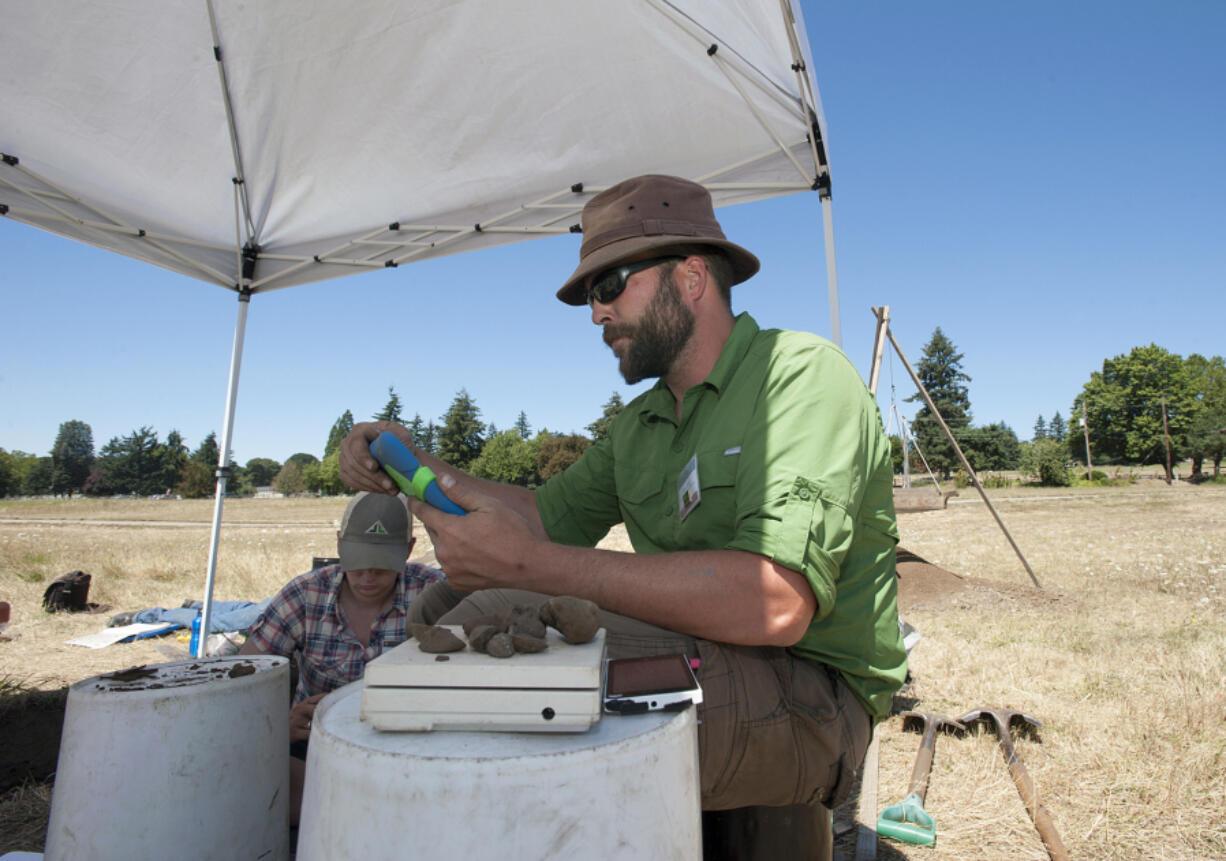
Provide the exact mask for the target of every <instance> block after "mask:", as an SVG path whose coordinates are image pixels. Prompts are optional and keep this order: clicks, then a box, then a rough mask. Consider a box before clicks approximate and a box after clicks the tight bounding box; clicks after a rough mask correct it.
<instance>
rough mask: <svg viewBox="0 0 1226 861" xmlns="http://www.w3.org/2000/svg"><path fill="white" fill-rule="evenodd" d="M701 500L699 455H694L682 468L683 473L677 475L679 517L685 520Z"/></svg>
mask: <svg viewBox="0 0 1226 861" xmlns="http://www.w3.org/2000/svg"><path fill="white" fill-rule="evenodd" d="M701 501H702V491H700V490H699V489H698V455H694V456H693V457H691V458H690V461H689V463H687V464H686V465H685V468H684V469H682V470H681V475H679V476H677V517H678V518H679V519H680V520H683V521H684V520H685V518H686V517H688V516H689V514H690V512H691V511H693V510H694V509H695V508H697V507H698V503H699V502H701Z"/></svg>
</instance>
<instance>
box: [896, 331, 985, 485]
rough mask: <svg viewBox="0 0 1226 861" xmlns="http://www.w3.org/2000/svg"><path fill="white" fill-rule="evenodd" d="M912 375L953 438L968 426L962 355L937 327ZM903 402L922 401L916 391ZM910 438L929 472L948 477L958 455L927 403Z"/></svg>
mask: <svg viewBox="0 0 1226 861" xmlns="http://www.w3.org/2000/svg"><path fill="white" fill-rule="evenodd" d="M916 375H917V376H918V377H919V378H920V382H922V383H923V384H924V388H925V389H927V390H928V395H929V397H931V398H932V402H933V403H934V404H935V405H936V408H937V411H938V412H939V413H940V414H941V417H942V418H943V419H945V424H946V425H948V426H949V429H950V431H951V432H952V433H953V434H954V436H955V438H956V437H957V436H958V432H959V431H960V430H961V429H963V428H966V427H969V426H970V423H971V402H970V396H969V394H968V392H967V388H966V386H965V385H963V383H965V382H970V379H971V378H970V377H969V376H968V375H967V374H966V373H964V372H963V370H962V354H961V353H959V352H958V351H957V348H956V347H955V346H954V344H953V342H952V341H950V340H949V338H947V337H945V333H944V332H942V331H941V327H940V326H938V327H937V328H936V330H935V331H934V332H933V333H932V339H931V340H930V341H929V342H928V344H927V345H926V346H925V347H924V354H923V357H922V358H921V359H920V362H919V366H918V367H917V368H916ZM907 400H908V401H923V395H921V394H920V393H919V392H916V393H915V394H914V395H912V396H911V397H909V398H907ZM911 435H912V436H913V437H914V438H915V440H916V444H917V445H918V446H919V449H920V451H922V452H923V453H924V457H925V458H926V459H927V461H928V465H929V466H930V467H932V469H933V470H939V471H940V472H941V473H942V475H943V476H944V477H945V478H949V475H950V472H951V470H952V469H953V468H954V467H955V466H957V465H958V455H957V453H956V452H955V451H954V447H953V446H952V445H951V444H950V442H949V439H948V438H947V437H946V436H945V432H944V431H942V430H941V425H940V423H939V422H938V421H937V419H936V417H935V416H933V415H932V411H931V410H929V409H928V404H927V403H924V406H923V407H921V408H920V410H919V412H917V413H916V415H915V419H914V420H913V421H912V422H911Z"/></svg>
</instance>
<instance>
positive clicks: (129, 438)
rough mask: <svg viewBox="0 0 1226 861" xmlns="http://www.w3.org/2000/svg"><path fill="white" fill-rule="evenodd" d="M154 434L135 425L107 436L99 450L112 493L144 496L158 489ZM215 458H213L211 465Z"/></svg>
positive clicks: (158, 479)
mask: <svg viewBox="0 0 1226 861" xmlns="http://www.w3.org/2000/svg"><path fill="white" fill-rule="evenodd" d="M157 451H158V436H157V433H156V432H155V431H154V430H153V429H152V428H149V427H145V426H142V427H139V428H137V429H136V430H134V431H132V433H130V434H127V435H126V436H123V437H111V439H110V441H109V442H107V444H106V445H104V446H103V447H102V451H101V452H100V454H101V457H100V460H101V461H102V464H101V465H102V468H103V472H104V476H105V482H106V484H108V485H109V486H110V487H111V489H112V492H114V493H134V494H137V495H139V496H148V495H150V494H154V493H161V492H162V491H163V490H164V489H165V487H164V486H159V485H161V479H162V473H161V463H160V462H159V458H158V456H157ZM215 464H216V462H214V465H215Z"/></svg>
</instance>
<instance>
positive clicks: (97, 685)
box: [45, 656, 289, 861]
mask: <svg viewBox="0 0 1226 861" xmlns="http://www.w3.org/2000/svg"><path fill="white" fill-rule="evenodd" d="M288 715H289V662H288V661H286V659H285V658H278V657H271V656H243V657H228V658H205V659H201V660H192V661H176V662H173V663H169V664H157V665H154V666H148V667H136V668H133V669H131V670H125V671H123V672H118V673H109V674H107V675H102V676H94V677H93V678H89V679H85V680H84V681H81V682H77V683H76V684H75V685H73V686H72V687H71V688H69V689H68V705H67V709H66V711H65V714H64V732H63V736H62V741H61V743H60V757H59V767H58V770H57V772H56V776H55V789H54V790H53V792H52V796H51V819H50V822H49V823H48V826H47V843H46V856H45V857H46V858H47V859H48V861H58V859H78V858H91V859H112V858H113V859H117V861H131V859H134V858H160V857H164V856H171V857H182V858H260V859H268V861H276V859H285V858H288V857H289V819H288V798H289V720H288Z"/></svg>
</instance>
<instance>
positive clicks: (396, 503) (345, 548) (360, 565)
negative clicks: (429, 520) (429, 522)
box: [337, 491, 410, 571]
mask: <svg viewBox="0 0 1226 861" xmlns="http://www.w3.org/2000/svg"><path fill="white" fill-rule="evenodd" d="M409 532H410V527H409V510H408V508H407V507H405V504H404V499H402V498H401V497H400V496H388V495H387V494H385V493H367V492H366V491H362V492H361V493H359V494H358V495H357V496H355V497H354V498H353V501H352V502H350V503H349V507H348V508H346V509H345V516H344V517H343V518H342V519H341V533H340V539H339V540H338V541H337V552H338V553H339V554H340V559H341V568H343V569H344V570H346V571H360V570H362V569H364V568H382V569H385V570H388V571H400V570H402V569H403V568H404V562H405V560H406V559H407V558H408V556H409Z"/></svg>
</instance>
